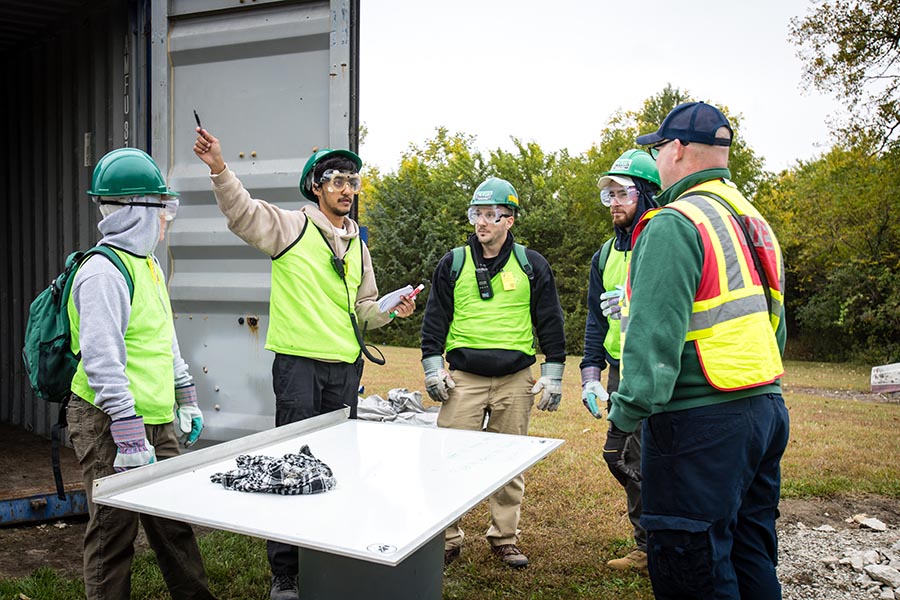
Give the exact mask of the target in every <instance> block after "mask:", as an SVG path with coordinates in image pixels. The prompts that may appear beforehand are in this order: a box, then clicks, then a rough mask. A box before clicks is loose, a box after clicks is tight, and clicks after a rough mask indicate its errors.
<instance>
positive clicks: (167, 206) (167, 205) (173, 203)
mask: <svg viewBox="0 0 900 600" xmlns="http://www.w3.org/2000/svg"><path fill="white" fill-rule="evenodd" d="M94 202H96V203H97V204H114V205H116V206H147V207H149V208H158V209H160V213H161V214H162V216H163V218H165V220H166V221H172V220H174V219H175V215H176V214H177V213H178V198H174V197H171V196H167V197H163V198H160V199H159V202H143V201H138V202H128V201H120V200H106V199H103V198H100V197H95V198H94Z"/></svg>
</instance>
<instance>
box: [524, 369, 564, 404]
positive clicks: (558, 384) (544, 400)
mask: <svg viewBox="0 0 900 600" xmlns="http://www.w3.org/2000/svg"><path fill="white" fill-rule="evenodd" d="M565 368H566V365H564V364H563V363H544V364H542V365H541V378H540V379H538V380H537V383H535V384H534V387H533V388H531V393H532V394H538V393H541V392H543V393H542V394H541V399H540V400H538V404H537V407H538V408H539V409H540V410H549V411H554V410H556V409H557V408H559V403H560V401H561V400H562V378H563V369H565Z"/></svg>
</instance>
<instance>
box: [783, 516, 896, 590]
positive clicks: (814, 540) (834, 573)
mask: <svg viewBox="0 0 900 600" xmlns="http://www.w3.org/2000/svg"><path fill="white" fill-rule="evenodd" d="M865 518H866V516H865V515H857V516H856V517H855V520H854V518H851V519H848V521H850V523H849V524H848V525H847V526H846V527H845V528H839V527H833V526H831V525H827V524H826V525H819V526H817V527H814V528H813V527H808V526H807V525H805V524H803V523H802V522H797V523H791V524H787V525H785V526H783V527H781V528H780V530H779V535H778V551H779V560H778V563H779V564H778V579H779V580H780V581H781V584H782V594H783V598H784V600H854V599H860V600H862V599H865V600H871V599H872V598H879V599H885V600H900V570H898V568H900V542H898V540H900V531H898V530H897V529H896V528H895V527H893V526H890V525H884V524H883V523H881V522H880V521H877V520H875V519H871V518H870V520H869V521H868V522H867V523H866V524H867V525H868V527H867V526H864V525H861V524H859V521H863V520H865ZM879 525H880V526H881V527H883V528H884V531H878V530H876V529H878V528H880V527H879ZM871 527H875V529H873V528H871Z"/></svg>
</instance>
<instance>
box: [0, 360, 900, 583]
mask: <svg viewBox="0 0 900 600" xmlns="http://www.w3.org/2000/svg"><path fill="white" fill-rule="evenodd" d="M383 351H384V353H385V356H386V358H387V364H386V365H385V366H383V367H378V366H375V365H371V364H368V365H366V371H365V373H364V375H363V385H365V388H366V391H365V393H366V395H369V394H379V395H381V396H382V397H386V396H387V392H388V390H389V389H392V388H397V387H406V388H408V389H411V390H417V389H418V390H421V389H422V378H423V376H422V371H421V368H420V366H419V351H418V350H415V349H408V348H383ZM578 361H579V359H578V357H570V358H569V360H568V364H569V368H568V369H567V372H566V375H565V378H564V380H563V404H562V406H561V408H560V410H559V411H558V412H556V413H544V412H540V411H534V413H533V415H532V422H531V433H532V434H533V435H539V436H545V437H554V438H561V439H564V440H566V443H565V444H564V445H563V446H562V447H560V448H559V449H558V450H557V451H556V452H554V453H553V454H551V455H550V456H549V457H547V459H545V460H543V461H541V462H540V463H539V464H537V465H535V467H534V468H532V469H531V470H530V471H529V472H528V473H527V474H526V485H527V489H526V494H525V502H524V505H523V507H522V521H521V528H522V538H521V546H522V548H523V550H524V551H525V552H526V553H527V554H528V556H529V558H530V559H531V561H532V564H531V566H530V567H529V568H528V569H526V570H525V571H522V572H514V571H511V570H509V569H507V568H505V567H502V566H500V565H499V564H498V563H497V561H496V559H494V558H493V557H492V556H491V555H490V553H489V552H488V550H487V546H486V543H485V541H484V540H483V538H482V534H483V532H484V531H485V529H486V528H487V525H488V518H489V514H488V508H487V504H486V503H484V502H483V503H481V504H480V505H478V506H477V507H476V508H475V509H473V510H472V511H471V512H470V513H469V514H468V515H467V516H466V517H465V519H464V520H463V528H464V529H465V530H466V532H467V534H468V536H467V543H466V545H465V547H464V549H463V553H462V556H461V558H460V559H459V560H458V561H456V562H455V563H454V564H453V565H451V566H450V568H448V569H447V571H446V573H445V577H444V594H443V595H444V598H446V599H460V600H476V599H477V600H483V599H497V600H500V599H513V598H515V599H524V598H528V599H533V600H540V599H546V600H550V599H554V600H555V599H570V598H571V599H576V598H594V599H601V600H604V599H608V600H612V599H617V600H618V599H635V600H647V599H650V598H652V597H653V594H652V591H651V589H650V584H649V581H648V580H647V579H646V578H644V577H641V576H639V575H637V574H621V573H619V572H616V571H612V570H610V569H608V568H607V567H606V566H605V562H606V561H607V560H609V559H610V558H613V557H616V556H621V555H622V554H625V553H626V552H627V551H630V549H631V547H632V542H631V531H630V523H629V522H628V518H627V515H626V513H625V494H624V493H623V492H622V490H621V488H619V487H618V485H617V484H616V483H615V482H614V481H613V479H612V477H611V476H610V475H609V473H608V472H607V470H606V466H605V464H604V463H603V459H602V458H601V450H602V446H603V439H604V432H605V429H606V425H605V421H598V420H595V419H594V418H592V417H591V416H590V414H589V413H588V412H587V411H586V410H584V408H583V407H582V406H581V402H580V396H581V393H580V382H579V375H578V368H577V366H578ZM786 369H787V374H786V376H785V382H786V390H787V391H786V394H785V400H786V403H787V405H788V408H789V409H790V413H791V441H790V444H789V447H788V450H787V452H786V454H785V457H784V460H783V462H782V467H783V474H784V481H783V496H784V497H792V498H809V497H820V496H830V495H836V494H854V493H876V494H882V495H885V496H889V497H893V498H900V460H898V458H900V441H898V439H897V437H896V430H897V426H898V422H900V405H895V404H877V403H872V402H860V401H855V400H849V399H834V398H829V397H827V395H826V394H822V395H816V394H813V393H810V392H809V389H810V388H819V389H823V390H831V391H856V392H862V391H867V390H868V371H867V370H866V369H863V368H861V367H858V366H850V365H833V364H820V363H802V362H789V363H788V364H787V365H786ZM792 388H793V389H797V390H798V391H797V392H792V391H791V389H792ZM801 390H802V393H801ZM200 544H201V550H202V551H203V555H204V560H205V564H206V569H207V572H208V576H209V580H210V585H211V587H212V590H213V593H214V594H215V595H216V596H217V597H219V598H221V599H223V600H224V599H231V598H233V599H247V598H259V599H263V598H267V597H268V596H267V594H268V565H267V563H266V557H265V545H264V543H263V541H262V540H258V539H254V538H249V537H245V536H240V535H235V534H231V533H226V532H220V531H216V532H212V533H209V534H207V535H205V536H203V537H202V538H201V540H200ZM132 581H133V586H134V591H133V595H132V597H134V598H141V599H148V600H156V599H163V598H167V597H168V595H167V593H166V590H165V586H164V584H163V582H162V578H161V576H160V575H159V570H158V568H157V567H156V562H155V559H154V557H153V553H152V552H146V553H144V554H142V555H140V556H138V557H137V559H136V561H135V566H134V576H133V577H132ZM82 590H83V588H82V587H81V582H80V581H78V580H77V579H76V580H68V579H64V578H61V577H59V576H57V575H56V574H55V573H53V572H52V571H49V570H48V569H41V570H39V571H36V572H35V573H34V574H32V576H31V577H28V578H26V579H23V580H17V581H13V580H0V600H5V599H6V598H19V596H18V594H24V596H25V597H27V598H34V599H37V598H41V599H51V598H52V599H60V600H69V599H70V598H71V599H75V598H80V597H82V598H83V591H82Z"/></svg>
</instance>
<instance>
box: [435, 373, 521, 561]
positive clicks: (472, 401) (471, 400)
mask: <svg viewBox="0 0 900 600" xmlns="http://www.w3.org/2000/svg"><path fill="white" fill-rule="evenodd" d="M450 376H451V377H452V378H453V381H454V382H455V383H456V387H455V388H453V389H451V390H448V391H449V398H448V399H447V400H446V401H445V402H444V403H443V404H441V412H440V414H438V421H437V424H438V427H449V428H451V429H467V430H470V431H481V430H482V427H483V425H484V422H485V415H488V418H487V425H486V426H484V430H485V431H491V432H495V433H511V434H516V435H527V434H528V421H529V418H530V417H531V407H532V406H533V405H534V394H532V393H531V388H532V386H533V385H534V378H533V377H532V375H531V369H530V368H529V369H522V370H521V371H519V372H518V373H513V374H512V375H505V376H503V377H483V376H481V375H473V374H472V373H466V372H464V371H450ZM524 494H525V478H524V477H523V476H522V475H519V476H518V477H516V478H515V479H513V480H512V481H510V482H509V483H508V484H506V485H505V486H503V487H502V488H501V489H500V490H499V491H497V492H495V493H494V494H493V495H492V496H491V497H490V508H491V526H490V527H489V528H488V530H487V534H486V535H487V539H488V542H489V543H490V544H491V545H492V546H502V545H503V544H515V543H517V542H518V539H519V529H518V525H519V516H520V514H521V507H522V496H523V495H524ZM464 537H465V534H464V533H463V530H462V529H461V528H460V527H459V521H457V522H456V523H453V524H452V525H450V527H448V528H447V529H446V530H445V532H444V549H445V550H450V549H452V548H457V547H459V546H462V543H463V538H464Z"/></svg>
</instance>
